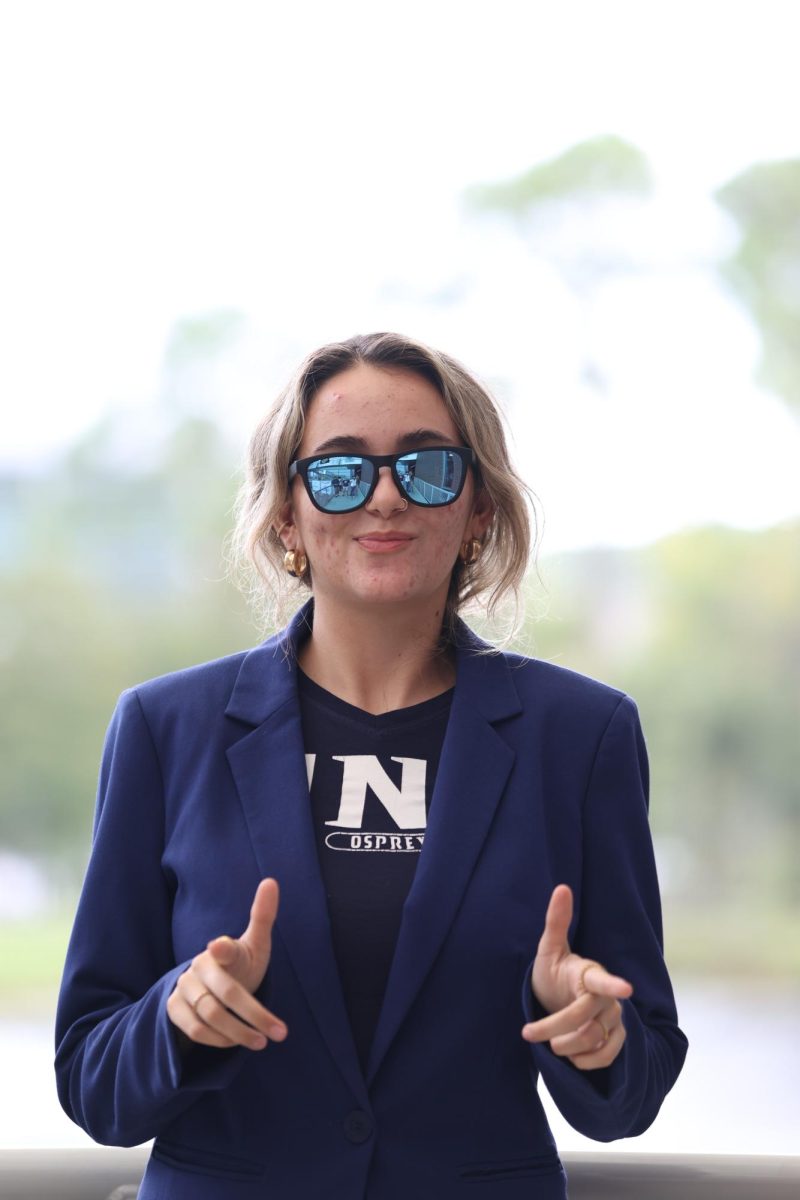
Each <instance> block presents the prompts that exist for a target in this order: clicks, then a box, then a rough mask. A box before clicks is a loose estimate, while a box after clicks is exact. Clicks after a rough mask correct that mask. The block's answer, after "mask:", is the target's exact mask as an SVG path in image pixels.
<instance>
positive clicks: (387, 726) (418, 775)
mask: <svg viewBox="0 0 800 1200" xmlns="http://www.w3.org/2000/svg"><path fill="white" fill-rule="evenodd" d="M297 675H298V690H299V695H300V711H301V716H302V723H303V744H304V748H305V755H306V768H307V771H308V779H309V791H310V795H311V811H312V817H313V821H314V829H315V833H316V842H317V853H318V855H319V862H320V870H321V872H322V879H323V883H324V885H325V891H326V894H327V897H328V911H329V914H330V922H331V934H332V938H333V949H334V954H335V956H336V961H337V964H338V967H339V975H340V977H341V982H342V990H343V993H344V999H345V1004H346V1006H347V1011H348V1014H349V1016H350V1024H351V1026H352V1029H353V1037H354V1039H355V1043H356V1049H357V1051H358V1055H359V1059H360V1061H361V1066H362V1069H363V1070H366V1063H367V1057H368V1054H369V1048H370V1045H371V1044H372V1038H373V1035H374V1033H375V1027H376V1025H377V1023H378V1016H379V1015H380V1009H381V1004H382V1001H383V994H384V991H385V989H386V981H387V979H388V976H389V969H390V967H391V963H392V956H393V954H394V947H395V943H396V941H397V934H398V931H399V929H400V919H401V915H402V908H403V904H404V902H405V898H406V896H407V894H408V890H409V888H410V887H411V882H412V880H413V878H414V872H415V870H416V867H417V859H418V857H419V853H420V850H421V849H422V843H423V840H424V837H425V829H426V827H427V819H428V811H429V809H430V804H431V796H432V795H433V785H434V782H435V780H436V772H437V770H438V766H439V757H440V755H441V750H442V743H443V741H444V735H445V730H446V728H447V721H448V718H449V715H450V705H451V702H452V698H453V689H452V688H451V689H450V690H449V691H447V692H444V693H443V694H442V695H440V696H435V697H434V698H433V699H432V700H426V701H424V702H423V703H422V704H414V705H412V706H411V707H410V708H401V709H397V710H396V711H395V712H389V713H383V714H381V715H380V716H374V715H373V714H371V713H367V712H364V711H363V709H360V708H356V707H355V706H354V705H352V704H348V703H346V701H344V700H340V699H339V697H338V696H334V695H333V694H332V693H331V692H328V691H326V690H325V689H324V688H322V687H320V686H319V685H318V684H316V683H314V682H313V680H311V679H309V677H308V676H307V675H305V674H304V673H303V672H302V671H300V670H299V669H298V673H297Z"/></svg>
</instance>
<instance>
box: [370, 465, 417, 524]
mask: <svg viewBox="0 0 800 1200" xmlns="http://www.w3.org/2000/svg"><path fill="white" fill-rule="evenodd" d="M366 507H367V510H368V511H369V512H374V513H379V514H380V516H382V517H390V516H391V515H392V513H396V512H404V511H405V509H406V508H407V507H408V501H407V500H406V498H405V496H404V495H403V493H402V492H401V491H400V489H399V488H398V486H397V484H396V483H395V481H394V478H393V476H392V469H391V467H379V468H378V482H377V483H376V484H375V491H374V492H373V493H372V496H371V497H370V500H369V502H368V504H367V506H366Z"/></svg>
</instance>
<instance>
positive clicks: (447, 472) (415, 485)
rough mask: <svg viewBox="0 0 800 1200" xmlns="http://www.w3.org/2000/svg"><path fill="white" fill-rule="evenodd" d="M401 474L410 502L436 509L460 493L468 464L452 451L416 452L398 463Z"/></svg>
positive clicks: (406, 455) (405, 456)
mask: <svg viewBox="0 0 800 1200" xmlns="http://www.w3.org/2000/svg"><path fill="white" fill-rule="evenodd" d="M397 474H398V475H399V476H400V483H401V485H402V487H403V490H404V491H405V493H406V495H407V496H408V498H409V499H410V500H414V501H415V502H416V503H417V504H428V505H431V506H432V507H435V506H436V505H437V504H450V503H451V501H452V500H453V498H454V497H455V496H456V495H457V494H458V491H459V488H460V487H461V479H462V476H463V474H464V464H463V463H462V461H461V459H460V458H459V456H458V455H457V454H453V453H452V452H451V451H449V450H416V451H415V452H414V453H413V454H404V455H403V457H402V458H400V459H398V460H397Z"/></svg>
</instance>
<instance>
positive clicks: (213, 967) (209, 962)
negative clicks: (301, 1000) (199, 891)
mask: <svg viewBox="0 0 800 1200" xmlns="http://www.w3.org/2000/svg"><path fill="white" fill-rule="evenodd" d="M277 912H278V884H277V883H276V881H275V880H274V879H262V880H261V883H260V884H259V885H258V888H257V889H256V894H255V899H254V900H253V907H252V908H251V909H250V923H249V925H248V926H247V929H245V931H244V933H243V934H242V936H241V937H239V938H230V937H218V938H214V939H213V941H210V942H209V943H208V947H207V948H206V949H205V950H204V951H203V953H202V954H198V955H197V957H196V958H194V959H193V960H192V964H191V966H190V967H188V968H187V969H186V970H185V971H184V972H183V974H182V975H181V976H179V978H178V982H177V983H176V985H175V990H174V991H173V992H172V994H171V995H170V997H169V999H168V1000H167V1015H168V1017H169V1019H170V1021H172V1023H173V1025H177V1027H178V1029H180V1030H181V1031H182V1032H183V1033H184V1034H186V1036H187V1037H188V1038H189V1039H190V1040H191V1041H193V1042H199V1043H200V1044H201V1045H203V1046H218V1047H228V1046H246V1047H247V1048H248V1049H249V1050H263V1049H264V1047H265V1046H266V1045H267V1039H268V1038H272V1040H273V1041H276V1042H280V1041H283V1039H284V1038H285V1037H286V1034H287V1029H286V1026H285V1025H284V1024H283V1022H282V1021H279V1020H278V1018H277V1017H275V1016H274V1015H273V1014H272V1013H271V1012H268V1011H267V1009H266V1008H264V1006H263V1005H262V1004H259V1002H258V1001H257V1000H256V999H254V997H253V994H252V993H253V992H255V990H256V988H257V987H258V986H259V984H260V983H261V981H262V979H263V978H264V976H265V975H266V973H267V967H268V966H269V959H270V953H271V951H272V926H273V924H274V923H275V917H276V915H277Z"/></svg>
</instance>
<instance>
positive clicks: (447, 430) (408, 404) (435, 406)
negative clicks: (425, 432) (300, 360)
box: [302, 363, 459, 453]
mask: <svg viewBox="0 0 800 1200" xmlns="http://www.w3.org/2000/svg"><path fill="white" fill-rule="evenodd" d="M423 428H424V429H434V430H437V431H439V432H440V433H442V434H444V435H445V437H446V438H447V439H448V440H457V439H458V437H459V433H458V429H457V428H456V425H455V423H454V421H453V418H452V417H451V416H450V413H449V411H448V409H447V405H446V404H445V402H444V400H443V399H442V397H441V396H440V395H439V392H438V391H437V390H436V388H435V387H434V385H433V384H432V383H430V382H429V381H428V380H427V379H423V378H422V376H421V375H416V374H414V373H413V372H411V371H405V370H382V369H379V368H377V367H373V366H370V365H368V364H367V363H359V364H358V365H357V366H355V367H350V368H349V369H348V370H346V371H341V372H340V373H339V374H338V375H333V376H332V377H331V378H330V379H328V380H326V381H325V383H323V384H322V385H321V387H320V388H319V390H318V391H317V392H316V393H315V394H314V396H313V398H312V400H311V403H310V404H309V407H308V411H307V413H306V426H305V432H304V435H303V441H302V450H303V452H305V451H307V450H309V449H312V450H313V447H312V443H317V442H320V441H322V440H323V439H326V438H330V437H334V436H337V435H343V436H355V437H359V438H363V439H364V441H365V442H368V443H370V448H371V449H372V451H373V452H374V453H382V452H383V453H388V452H390V451H391V450H392V449H393V446H391V445H385V443H386V442H387V441H392V440H393V439H395V438H397V437H399V436H400V435H402V434H403V433H407V432H409V431H410V430H414V429H423ZM373 443H374V444H373ZM378 443H380V445H379V444H378Z"/></svg>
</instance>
